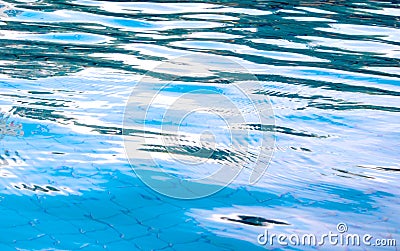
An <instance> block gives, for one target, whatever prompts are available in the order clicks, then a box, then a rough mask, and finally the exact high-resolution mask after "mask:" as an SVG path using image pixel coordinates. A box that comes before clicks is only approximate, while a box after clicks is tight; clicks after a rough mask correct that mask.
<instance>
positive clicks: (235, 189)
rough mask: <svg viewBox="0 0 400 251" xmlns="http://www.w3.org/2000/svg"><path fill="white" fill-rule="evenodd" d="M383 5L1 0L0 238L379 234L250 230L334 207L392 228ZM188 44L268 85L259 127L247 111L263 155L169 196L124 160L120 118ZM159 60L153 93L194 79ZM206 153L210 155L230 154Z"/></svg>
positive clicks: (393, 29)
mask: <svg viewBox="0 0 400 251" xmlns="http://www.w3.org/2000/svg"><path fill="white" fill-rule="evenodd" d="M399 7H400V6H399V3H398V2H397V1H387V2H384V1H321V2H318V3H317V2H311V1H285V2H284V1H282V2H280V1H235V2H233V1H213V2H204V1H192V2H179V3H174V2H170V3H166V2H111V1H109V2H106V1H90V0H87V1H80V0H77V1H47V0H38V1H35V0H18V1H7V2H4V1H0V43H1V46H0V86H1V89H0V109H1V112H2V113H1V115H0V126H1V127H0V129H1V131H0V132H1V135H0V176H1V179H0V181H1V182H0V210H1V213H0V250H2V251H3V250H265V249H273V248H276V249H278V250H279V249H292V250H313V249H322V250H326V249H331V250H337V249H341V250H345V249H350V250H365V249H367V250H375V249H378V247H368V246H365V245H361V246H359V247H358V246H351V247H346V246H344V245H339V246H336V247H335V246H330V245H326V246H319V247H314V246H310V245H309V246H307V245H306V246H290V247H282V246H280V245H277V244H276V245H274V246H272V247H271V246H270V245H269V244H267V245H264V246H263V245H261V244H259V243H258V242H257V238H258V235H259V234H262V233H264V231H265V230H268V231H269V232H270V233H276V234H281V233H282V234H293V233H297V234H311V233H313V234H316V235H321V234H324V233H328V232H329V231H333V232H337V229H336V227H337V224H338V223H341V222H342V223H346V224H347V226H348V233H358V234H370V235H372V236H373V237H374V239H379V238H380V239H384V238H387V239H395V240H397V242H399V241H400V228H399V226H400V218H399V216H398V212H399V211H400V199H399V193H400V192H399V180H400V176H399V170H400V166H399V163H400V160H399V156H400V154H399V149H400V145H399V142H400V126H399V125H400V115H399V112H400V102H399V96H400V70H399V58H400V30H399V28H398V26H399V16H400V11H399V9H400V8H399ZM188 54H189V55H193V56H194V57H196V55H214V56H217V57H218V58H220V59H221V60H234V61H236V62H238V63H240V65H242V66H243V67H244V68H245V69H247V70H248V71H249V72H250V73H251V74H254V76H256V77H257V79H258V80H259V81H260V84H261V87H260V88H259V89H257V90H255V92H254V94H255V95H256V97H257V100H256V101H257V102H261V101H262V100H265V99H267V98H269V99H270V102H271V104H272V107H273V114H274V119H275V122H274V123H275V127H267V126H266V127H262V128H264V130H265V131H266V132H265V133H267V131H269V132H271V131H273V132H274V137H275V145H274V146H273V148H274V154H273V157H272V160H271V162H270V164H269V166H268V169H267V171H266V173H265V174H264V175H263V176H262V177H261V178H260V179H259V181H258V182H257V183H255V184H253V185H249V184H248V177H249V174H250V170H247V169H244V170H242V172H241V173H240V175H239V176H238V177H237V178H236V179H235V180H234V181H233V182H232V183H231V184H230V185H228V186H227V187H226V188H224V189H223V190H221V191H219V192H217V193H215V194H213V195H211V196H207V197H205V198H201V199H196V200H179V199H174V198H170V197H167V196H164V195H162V194H159V193H157V192H155V191H153V189H151V188H150V187H148V186H146V185H145V183H143V181H142V180H141V179H140V177H138V176H137V175H136V174H135V171H134V167H133V168H132V166H131V164H130V163H129V162H128V160H127V157H126V154H125V150H124V141H123V135H122V134H123V120H124V111H125V105H126V103H127V101H128V99H129V97H130V95H131V94H132V92H133V91H134V87H135V86H136V85H137V83H138V82H139V81H140V79H141V78H142V77H143V75H144V74H146V73H147V74H149V73H148V71H150V73H152V72H154V69H155V67H156V66H157V65H158V64H160V62H168V60H171V59H172V58H175V57H179V56H182V55H188ZM175 69H176V68H174V70H175ZM230 71H231V72H230ZM226 73H230V74H233V75H234V76H236V75H235V74H237V73H235V72H234V69H231V70H230V68H227V69H225V72H224V74H225V75H226ZM175 74H176V75H177V76H178V77H182V78H181V79H180V85H179V86H176V87H175V88H173V89H172V90H170V92H174V93H178V94H180V93H182V94H183V93H185V92H187V88H189V89H190V87H191V86H192V87H193V85H194V86H195V87H196V86H197V87H198V86H199V85H201V84H199V79H196V76H192V77H191V78H190V77H186V78H185V77H183V76H180V75H179V74H180V71H179V70H177V71H176V73H175ZM215 74H216V77H217V78H218V77H221V78H222V77H223V76H222V72H216V73H215ZM225 75H224V76H225ZM228 75H229V74H228ZM153 77H154V78H155V79H156V78H158V77H159V78H161V77H160V76H157V75H154V76H153ZM193 83H196V84H193ZM185 86H186V87H187V88H184V87H185ZM207 86H208V87H209V88H219V86H220V85H219V83H218V82H212V81H210V82H209V83H207ZM226 86H228V87H230V85H229V83H228V84H227V85H226ZM138 95H140V93H139V94H138ZM203 96H204V97H203V99H204V103H210V102H211V103H212V101H213V98H212V95H210V94H207V93H204V94H203ZM181 108H182V107H178V106H177V107H173V109H172V110H173V111H175V110H176V111H178V110H180V109H181ZM183 108H185V107H183ZM226 116H227V117H231V116H232V114H229V113H226ZM155 120H156V118H155ZM215 121H218V120H217V119H214V120H213V119H212V118H209V121H208V122H207V123H205V121H204V120H202V119H201V118H197V119H196V117H192V118H191V120H188V122H187V124H184V125H186V129H187V130H188V131H189V132H193V133H194V134H196V133H197V131H196V130H192V127H189V126H188V124H189V125H191V126H194V128H199V127H200V126H202V125H204V124H207V125H209V126H210V128H213V127H217V125H219V124H216V123H217V122H215ZM153 122H154V123H155V122H157V121H153ZM183 127H184V128H185V126H183ZM268 128H270V129H268ZM271 128H273V129H271ZM239 131H241V130H239ZM261 131H262V130H261ZM221 133H222V132H221ZM125 136H126V135H125ZM133 136H135V135H133ZM136 136H137V135H136ZM242 140H243V141H234V145H233V147H234V148H233V149H236V148H235V146H236V147H237V146H240V145H241V144H243V143H244V141H245V139H242ZM172 144H173V146H174V149H175V150H176V152H182V151H184V152H185V154H186V155H185V156H187V155H188V158H189V159H190V158H191V152H188V151H186V148H185V147H184V145H182V144H180V143H179V144H178V143H177V142H175V141H173V142H172ZM196 149H197V148H196ZM204 149H206V150H207V149H208V148H206V147H204ZM145 151H148V152H162V151H161V150H159V148H157V145H147V148H146V149H145ZM218 153H220V155H218V156H219V157H218V158H217V157H215V156H214V155H212V156H214V157H215V160H216V163H217V164H221V165H226V166H230V165H234V164H237V163H239V164H240V163H241V161H242V160H243V159H245V160H247V159H246V158H247V157H246V156H244V155H243V152H241V151H240V150H237V151H236V150H235V151H234V150H232V151H229V149H226V148H224V149H222V150H221V151H220V152H218ZM210 156H211V155H210ZM212 156H211V159H213V157H212ZM221 156H222V157H221ZM236 156H239V157H237V158H236ZM195 157H196V156H195ZM218 161H220V162H218ZM131 163H132V159H131ZM132 164H133V166H134V165H135V161H134V160H133V163H132ZM179 167H180V166H179V165H177V166H175V169H173V168H174V167H170V168H171V170H170V171H173V172H174V174H175V175H177V176H178V177H196V176H204V175H205V174H206V173H209V172H210V170H208V169H207V168H210V169H211V170H212V168H214V167H215V166H205V167H204V168H203V167H202V168H196V167H193V168H179ZM397 245H398V243H397ZM379 249H386V250H397V249H396V247H393V246H392V247H385V248H383V247H379Z"/></svg>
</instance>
